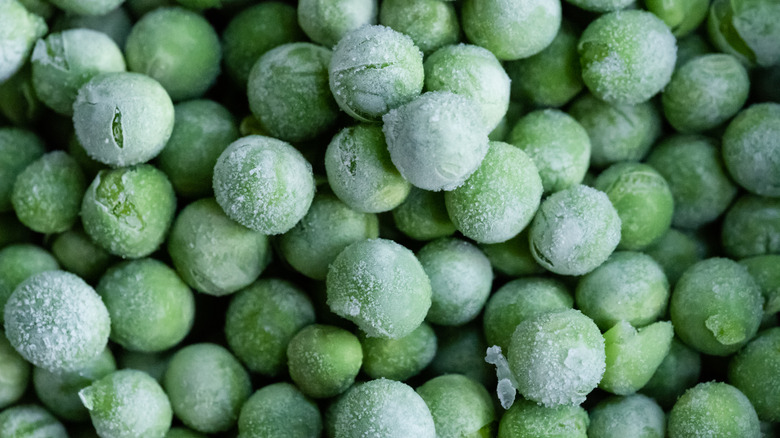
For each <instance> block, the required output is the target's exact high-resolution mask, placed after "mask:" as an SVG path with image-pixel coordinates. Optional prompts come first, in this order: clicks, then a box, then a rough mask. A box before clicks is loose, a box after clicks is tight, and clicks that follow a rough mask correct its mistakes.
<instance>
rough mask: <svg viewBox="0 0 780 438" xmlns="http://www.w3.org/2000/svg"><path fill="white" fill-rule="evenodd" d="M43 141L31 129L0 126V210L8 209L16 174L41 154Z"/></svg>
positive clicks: (10, 205) (9, 208) (10, 206)
mask: <svg viewBox="0 0 780 438" xmlns="http://www.w3.org/2000/svg"><path fill="white" fill-rule="evenodd" d="M43 152H44V144H43V141H42V140H41V139H40V138H39V137H38V135H37V134H35V133H34V132H32V131H28V130H26V129H20V128H7V127H3V128H0V211H10V210H11V208H12V204H11V193H12V192H13V187H14V182H15V181H16V178H17V176H19V174H20V173H22V172H23V171H24V169H25V168H26V167H27V166H28V165H29V164H30V163H32V162H33V161H35V160H37V159H38V158H40V157H41V156H42V155H43Z"/></svg>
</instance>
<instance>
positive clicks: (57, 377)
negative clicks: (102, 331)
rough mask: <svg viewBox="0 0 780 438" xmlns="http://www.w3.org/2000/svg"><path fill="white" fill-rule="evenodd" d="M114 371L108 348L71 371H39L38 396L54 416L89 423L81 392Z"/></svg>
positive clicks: (36, 376)
mask: <svg viewBox="0 0 780 438" xmlns="http://www.w3.org/2000/svg"><path fill="white" fill-rule="evenodd" d="M114 371H116V362H114V356H113V355H112V354H111V350H109V349H108V348H106V349H105V350H103V352H102V353H100V354H99V355H97V356H96V357H95V358H93V359H92V360H90V361H89V362H87V363H85V364H84V365H83V366H80V367H78V368H75V369H73V370H71V371H66V372H62V373H52V372H51V371H47V370H45V369H43V368H37V367H36V368H35V369H34V370H33V379H32V380H33V385H34V387H35V393H36V395H37V396H38V398H39V399H40V400H41V402H43V404H44V405H45V406H46V407H47V408H48V409H49V410H50V411H51V412H53V413H54V414H55V415H57V416H58V417H60V418H62V419H63V420H67V421H84V420H88V419H89V411H88V410H87V409H86V408H85V407H84V405H83V404H82V403H81V399H80V398H79V391H81V390H82V389H84V388H86V387H87V386H89V385H91V384H92V382H94V381H95V380H98V379H101V378H103V377H104V376H106V375H108V374H110V373H112V372H114Z"/></svg>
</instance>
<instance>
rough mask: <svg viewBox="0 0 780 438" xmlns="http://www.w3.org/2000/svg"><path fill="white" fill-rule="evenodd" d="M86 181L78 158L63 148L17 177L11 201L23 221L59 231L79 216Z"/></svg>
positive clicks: (46, 230)
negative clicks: (75, 158) (74, 157)
mask: <svg viewBox="0 0 780 438" xmlns="http://www.w3.org/2000/svg"><path fill="white" fill-rule="evenodd" d="M86 185H87V183H86V181H85V180H84V173H83V172H82V171H81V168H80V167H79V165H78V163H76V160H74V159H73V158H72V157H71V156H70V155H68V154H67V153H65V152H63V151H54V152H49V153H48V154H45V155H44V156H42V157H41V158H39V159H37V160H35V161H33V162H32V163H30V165H29V166H27V167H26V168H25V169H24V170H23V171H22V172H21V173H20V174H19V175H18V176H17V177H16V182H15V183H14V189H13V191H12V192H11V204H13V206H14V211H15V212H16V216H17V217H18V218H19V221H20V222H22V223H23V224H24V225H26V226H27V227H29V228H30V229H32V230H33V231H37V232H39V233H44V234H51V233H59V232H62V231H66V230H68V229H69V228H71V227H72V226H73V224H74V223H75V222H76V220H77V219H78V215H79V209H80V207H81V198H82V196H83V195H84V190H85V189H86Z"/></svg>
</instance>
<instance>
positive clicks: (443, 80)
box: [423, 44, 509, 131]
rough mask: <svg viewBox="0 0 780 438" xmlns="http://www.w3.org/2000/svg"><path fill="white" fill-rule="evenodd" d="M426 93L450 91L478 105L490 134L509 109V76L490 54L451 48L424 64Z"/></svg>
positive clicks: (464, 47) (462, 46)
mask: <svg viewBox="0 0 780 438" xmlns="http://www.w3.org/2000/svg"><path fill="white" fill-rule="evenodd" d="M423 66H424V67H425V91H450V92H452V93H455V94H459V95H461V96H466V97H468V98H471V99H472V100H473V101H474V102H476V103H477V106H478V107H479V111H480V113H481V115H482V119H483V120H484V123H485V126H486V127H487V129H488V131H492V130H493V129H494V128H495V127H496V126H497V125H498V123H499V122H500V121H501V119H502V118H503V117H504V115H505V114H506V112H507V108H508V107H509V76H507V74H506V72H505V71H504V68H503V67H502V66H501V63H500V62H499V61H498V59H496V57H495V55H493V53H491V52H490V51H489V50H487V49H485V48H482V47H479V46H473V45H469V44H458V45H449V46H445V47H442V48H440V49H439V50H437V51H435V52H434V53H432V54H431V55H430V56H428V58H427V59H426V60H425V63H424V64H423Z"/></svg>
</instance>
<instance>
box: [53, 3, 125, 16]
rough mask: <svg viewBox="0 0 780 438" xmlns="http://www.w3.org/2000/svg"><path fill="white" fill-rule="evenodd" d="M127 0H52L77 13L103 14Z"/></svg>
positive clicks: (61, 7) (68, 10) (61, 6)
mask: <svg viewBox="0 0 780 438" xmlns="http://www.w3.org/2000/svg"><path fill="white" fill-rule="evenodd" d="M124 1H125V0H51V2H52V3H53V4H54V6H57V7H58V8H60V9H62V10H63V11H66V12H69V13H72V14H76V15H103V14H106V13H108V12H110V11H112V10H114V9H116V8H117V7H118V6H119V5H121V4H122V3H124Z"/></svg>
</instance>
